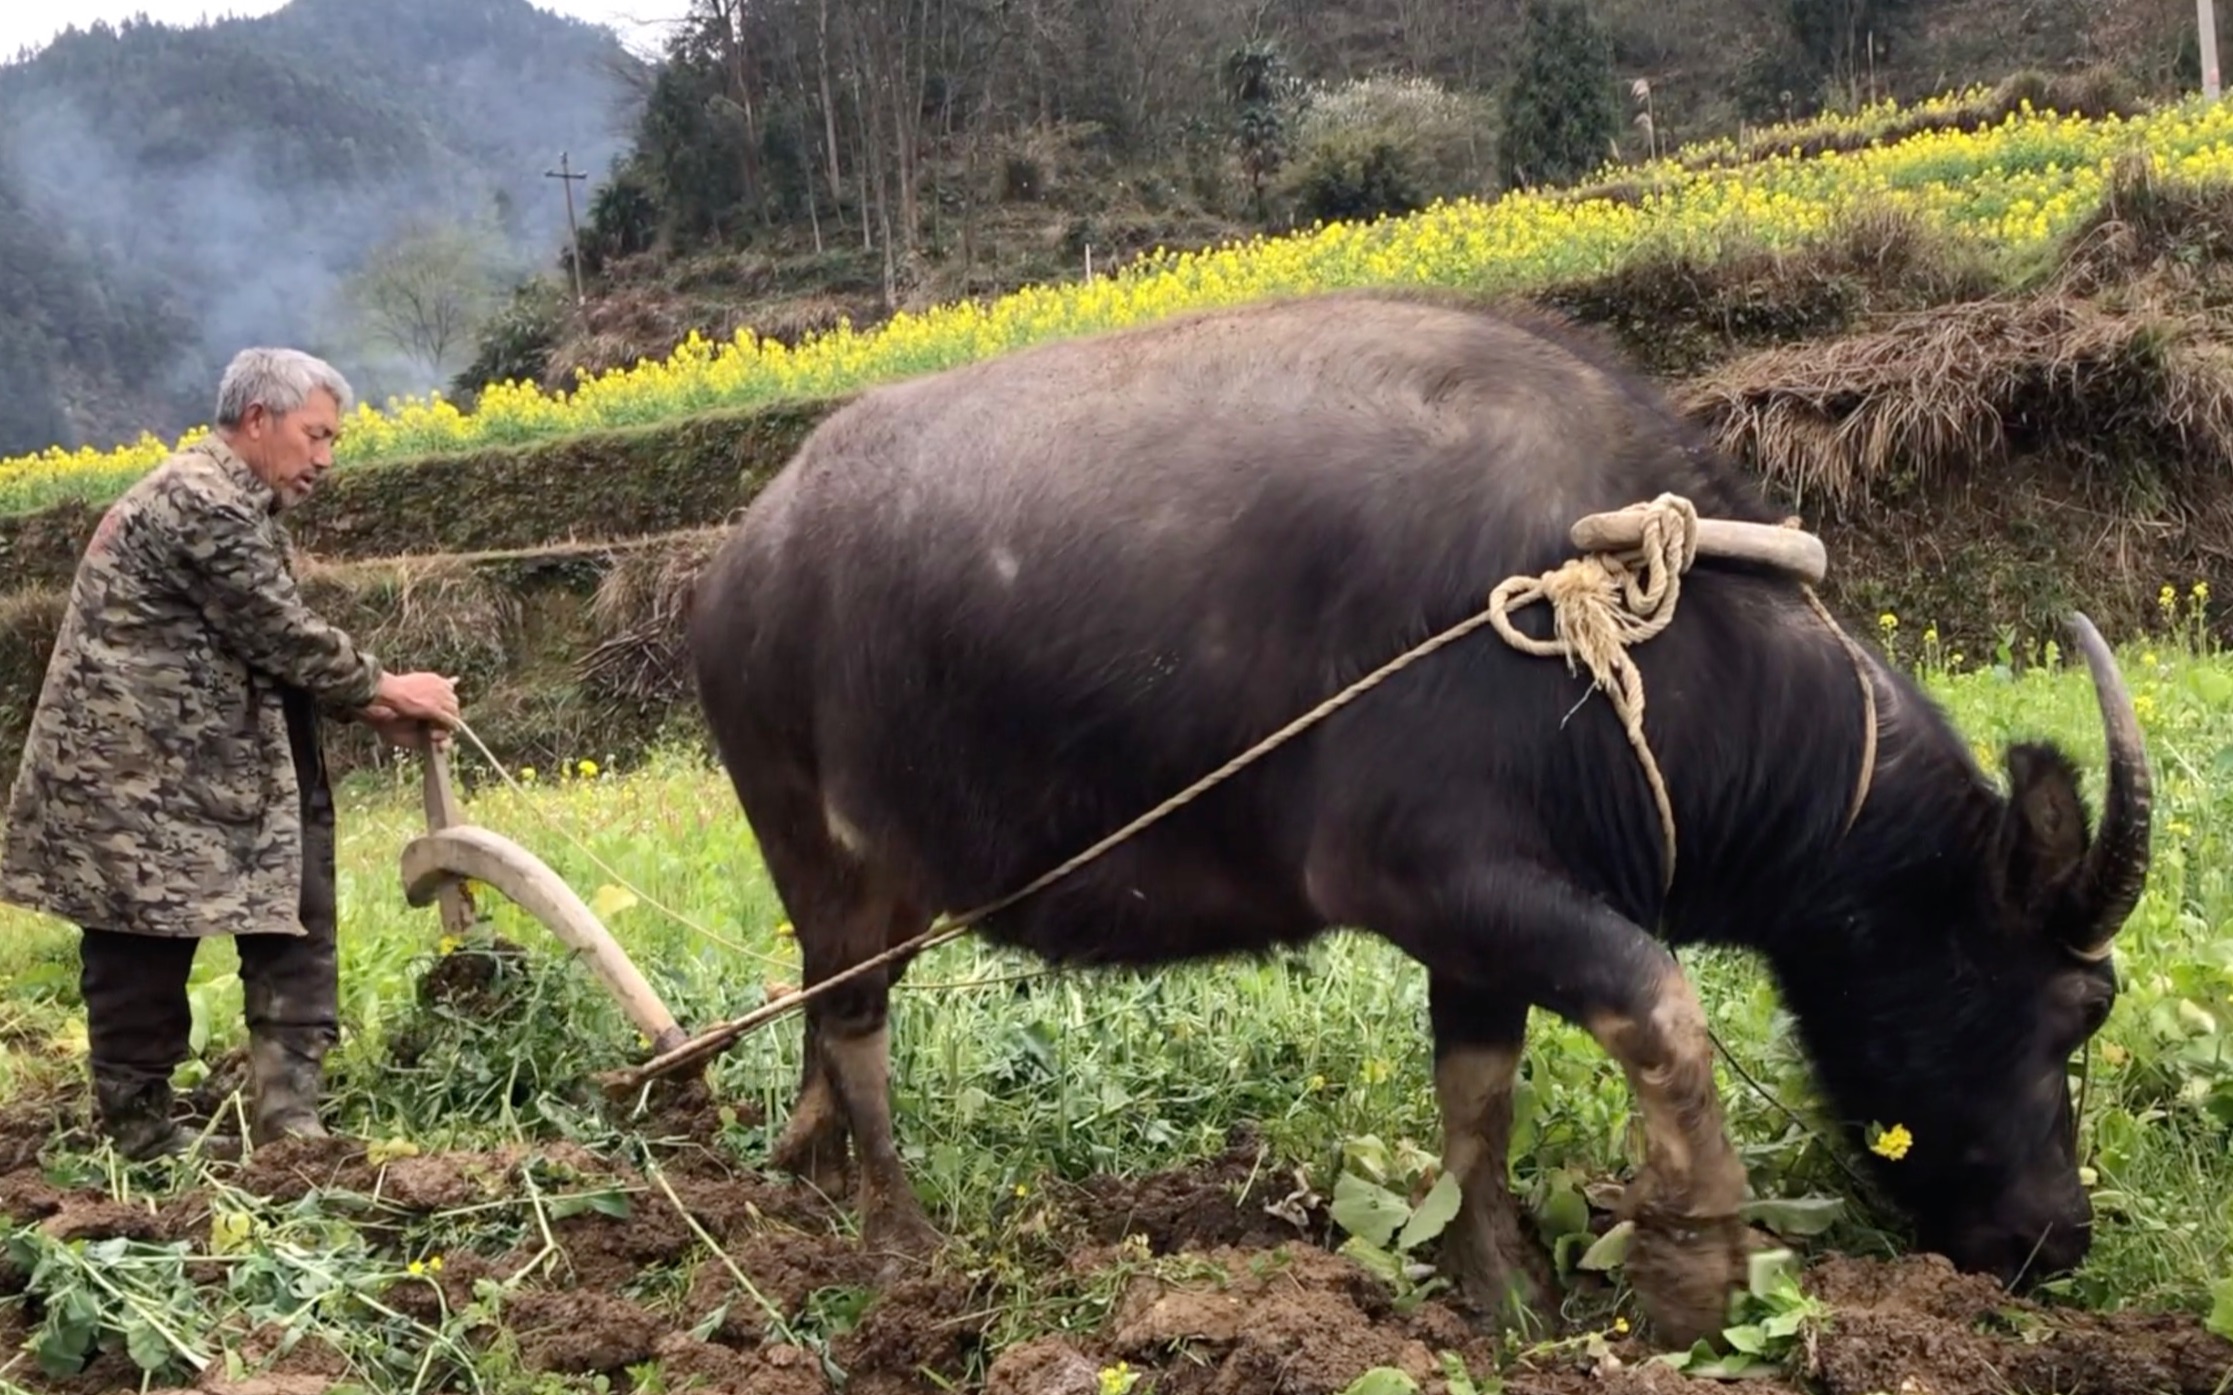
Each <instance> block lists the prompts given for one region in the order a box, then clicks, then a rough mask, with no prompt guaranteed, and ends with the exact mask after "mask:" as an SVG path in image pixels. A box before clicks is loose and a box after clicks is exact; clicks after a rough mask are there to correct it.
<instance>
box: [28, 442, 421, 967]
mask: <svg viewBox="0 0 2233 1395" xmlns="http://www.w3.org/2000/svg"><path fill="white" fill-rule="evenodd" d="M276 502H277V500H276V496H275V495H274V493H273V492H272V490H271V488H270V487H269V486H268V485H266V484H264V483H263V482H262V481H261V480H259V479H257V478H256V476H255V475H254V473H252V472H251V471H250V470H249V468H248V466H247V464H246V462H244V461H243V460H242V459H241V458H240V457H239V456H238V455H237V454H235V453H234V452H233V451H232V450H231V449H230V448H228V447H227V446H225V445H224V444H223V443H222V442H220V441H219V440H217V439H216V438H215V437H214V436H213V437H209V438H207V439H205V440H203V441H201V442H199V443H197V444H196V445H194V446H192V447H190V448H188V449H186V450H183V451H180V452H179V453H178V454H176V455H173V456H172V457H171V458H170V459H168V460H166V461H164V462H163V463H162V464H161V465H160V466H158V467H156V468H155V469H154V470H153V471H151V472H150V473H149V474H148V475H147V476H146V477H145V478H143V479H141V480H140V481H139V482H138V483H137V484H135V485H134V486H133V487H132V488H131V490H130V491H129V492H127V493H126V494H125V495H124V496H123V497H122V498H121V499H119V500H118V501H117V502H116V503H115V504H114V505H113V506H111V507H110V509H109V510H108V512H107V514H106V515H105V516H104V517H103V518H102V519H101V522H100V526H99V527H98V528H97V529H96V530H95V532H94V534H93V540H92V542H91V543H90V544H88V546H87V548H86V551H85V556H84V557H83V558H82V559H81V560H80V561H79V563H78V570H77V577H76V581H75V583H74V584H73V585H72V587H71V590H70V597H69V603H68V608H67V610H66V612H65V613H64V616H63V620H62V630H61V633H60V635H59V636H57V637H56V640H55V644H54V650H53V653H52V655H51V656H50V658H49V659H48V662H47V670H46V680H45V683H44V685H43V686H42V688H41V690H40V693H39V705H38V708H37V710H36V711H35V712H34V713H33V714H32V718H31V729H30V732H29V734H28V737H27V739H26V741H25V744H24V751H23V761H22V764H21V766H20V767H19V769H18V770H17V772H16V778H15V785H14V789H13V791H12V793H11V794H10V796H9V801H8V811H7V825H6V830H5V835H4V842H0V900H5V901H9V902H13V903H15V904H17V905H20V906H25V907H28V908H30V909H32V910H36V911H43V912H46V913H47V914H49V915H54V916H59V917H61V918H62V919H64V920H67V921H71V922H73V923H75V924H77V925H80V926H89V927H94V928H98V929H104V930H118V931H129V932H138V933H142V934H149V935H190V936H198V935H221V934H239V933H255V932H274V933H279V934H298V935H299V934H301V933H302V927H301V925H300V924H299V922H298V920H297V912H298V901H297V898H298V895H299V892H300V887H301V879H302V815H301V809H300V804H299V795H300V791H299V789H298V785H297V778H296V774H295V767H294V761H293V757H292V751H291V748H290V746H289V742H288V735H287V719H286V714H285V709H284V703H283V699H282V696H281V690H282V686H283V685H287V684H292V685H294V686H296V687H299V688H302V689H304V690H306V691H308V692H309V693H310V694H311V695H312V696H313V697H315V698H316V699H317V700H318V703H319V705H320V706H322V707H325V708H327V709H329V710H342V709H353V708H358V707H362V706H364V705H365V704H366V703H368V702H370V701H371V700H372V696H373V692H374V690H375V687H376V686H377V684H378V682H379V679H380V675H381V669H380V666H379V664H378V662H377V661H375V660H374V659H373V658H372V656H370V655H369V654H366V653H365V652H364V651H362V650H361V649H359V648H358V647H357V646H356V645H355V644H354V643H353V642H352V641H351V640H350V638H349V636H347V635H346V634H343V633H342V632H341V631H340V630H338V629H336V628H335V627H334V626H332V625H330V624H328V623H326V622H325V621H323V620H321V619H320V618H318V616H316V615H314V614H313V613H312V612H311V611H310V609H309V608H308V607H307V606H306V605H305V604H304V603H303V601H302V598H301V596H300V594H299V593H298V591H297V590H296V586H295V579H294V573H293V570H292V567H291V565H290V562H289V556H288V539H287V535H286V532H285V530H284V529H282V528H281V526H280V524H279V520H278V517H277V511H276Z"/></svg>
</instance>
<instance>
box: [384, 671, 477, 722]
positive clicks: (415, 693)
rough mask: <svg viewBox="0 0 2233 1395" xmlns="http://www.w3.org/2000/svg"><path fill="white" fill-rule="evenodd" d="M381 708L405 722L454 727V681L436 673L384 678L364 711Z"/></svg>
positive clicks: (385, 676) (457, 718) (456, 714)
mask: <svg viewBox="0 0 2233 1395" xmlns="http://www.w3.org/2000/svg"><path fill="white" fill-rule="evenodd" d="M383 708H384V709H386V710H387V711H389V712H391V713H393V714H394V715H395V716H397V717H400V718H403V719H405V720H407V721H414V722H431V723H433V724H434V725H435V726H437V727H442V728H445V729H447V728H450V727H455V726H456V725H457V724H458V721H459V717H458V706H457V680H455V679H453V678H446V677H444V676H443V675H441V674H439V673H390V674H384V675H382V676H381V679H380V688H379V691H377V692H375V693H374V694H373V695H372V702H371V704H370V705H369V706H367V707H366V709H365V711H366V712H368V713H370V712H372V711H375V710H377V709H383Z"/></svg>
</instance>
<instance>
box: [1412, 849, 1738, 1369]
mask: <svg viewBox="0 0 2233 1395" xmlns="http://www.w3.org/2000/svg"><path fill="white" fill-rule="evenodd" d="M1393 890H1394V892H1395V895H1394V896H1393V897H1392V898H1391V899H1389V900H1388V901H1386V902H1385V903H1383V907H1382V908H1383V909H1384V910H1385V911H1387V912H1389V913H1388V914H1384V915H1382V916H1380V917H1379V918H1378V920H1377V923H1378V924H1380V925H1382V926H1385V927H1387V931H1386V933H1388V934H1389V937H1390V938H1391V939H1393V940H1395V941H1396V943H1398V944H1399V945H1401V946H1402V947H1403V948H1404V949H1405V950H1407V951H1408V952H1409V953H1410V954H1412V955H1413V957H1415V958H1417V959H1419V960H1420V961H1421V962H1423V963H1425V964H1426V965H1427V967H1428V969H1429V971H1430V973H1432V974H1433V975H1434V976H1435V977H1436V979H1437V980H1442V979H1451V980H1456V981H1457V982H1458V983H1462V984H1464V985H1466V991H1467V998H1468V999H1469V1000H1470V1001H1471V1002H1473V1003H1474V1004H1476V1005H1478V1004H1480V1003H1481V1002H1482V1001H1483V999H1484V998H1485V997H1487V996H1489V995H1494V996H1495V997H1496V998H1498V999H1501V1000H1503V1001H1504V1002H1507V1003H1509V1002H1514V1001H1518V1002H1531V1003H1534V1004H1536V1005H1538V1006H1541V1007H1544V1008H1547V1009H1549V1010H1550V1011H1552V1012H1555V1013H1557V1014H1558V1015H1559V1016H1561V1017H1563V1018H1565V1019H1566V1020H1568V1021H1570V1022H1573V1023H1575V1024H1576V1025H1578V1026H1581V1027H1583V1028H1585V1029H1587V1030H1588V1031H1589V1032H1590V1033H1591V1034H1592V1035H1593V1036H1595V1037H1596V1039H1597V1040H1598V1041H1599V1042H1600V1043H1601V1044H1602V1045H1603V1046H1604V1048H1605V1050H1606V1051H1607V1052H1608V1053H1610V1054H1611V1055H1612V1057H1613V1058H1614V1059H1615V1060H1617V1061H1618V1062H1620V1064H1621V1068H1622V1070H1623V1071H1624V1072H1625V1073H1626V1074H1627V1077H1628V1082H1629V1086H1630V1088H1631V1089H1632V1090H1633V1092H1634V1094H1635V1098H1636V1103H1637V1108H1638V1111H1639V1113H1640V1114H1641V1115H1642V1116H1643V1122H1644V1134H1645V1138H1646V1140H1647V1156H1646V1160H1645V1162H1644V1166H1643V1169H1642V1171H1641V1174H1640V1175H1639V1176H1638V1177H1637V1179H1636V1181H1635V1182H1634V1184H1633V1185H1632V1186H1631V1187H1630V1189H1629V1194H1628V1206H1627V1209H1628V1211H1629V1213H1630V1217H1631V1218H1632V1219H1633V1220H1634V1221H1635V1222H1636V1238H1635V1240H1634V1242H1633V1243H1632V1245H1631V1248H1630V1255H1631V1258H1630V1260H1629V1266H1628V1267H1629V1276H1630V1278H1631V1280H1632V1281H1633V1282H1634V1284H1635V1287H1636V1291H1637V1294H1638V1296H1639V1298H1641V1299H1642V1301H1643V1306H1644V1310H1645V1312H1646V1314H1647V1315H1648V1316H1649V1317H1650V1318H1651V1319H1652V1322H1653V1324H1654V1326H1655V1327H1657V1328H1658V1330H1659V1333H1660V1336H1661V1338H1662V1339H1663V1340H1664V1341H1666V1342H1668V1343H1669V1344H1671V1345H1674V1346H1678V1347H1682V1346H1688V1345H1690V1344H1691V1343H1692V1342H1694V1341H1696V1340H1697V1339H1698V1338H1700V1337H1704V1336H1709V1335H1711V1334H1713V1333H1715V1332H1718V1331H1720V1330H1721V1328H1722V1326H1723V1325H1724V1323H1725V1322H1726V1314H1727V1311H1728V1303H1729V1298H1730V1295H1731V1293H1732V1291H1733V1290H1734V1289H1735V1287H1736V1286H1737V1284H1738V1283H1739V1282H1740V1281H1741V1280H1742V1277H1743V1274H1744V1267H1745V1266H1744V1260H1745V1228H1744V1224H1743V1221H1742V1218H1741V1217H1740V1215H1739V1212H1738V1208H1739V1207H1740V1205H1741V1204H1742V1203H1743V1201H1744V1189H1745V1174H1744V1167H1743V1165H1742V1164H1741V1163H1740V1162H1739V1161H1738V1158H1737V1155H1736V1151H1735V1150H1734V1149H1733V1148H1731V1147H1730V1145H1729V1140H1728V1138H1727V1137H1726V1136H1725V1135H1724V1133H1723V1132H1722V1121H1721V1104H1720V1101H1719V1099H1718V1098H1717V1097H1716V1095H1715V1093H1714V1082H1713V1060H1712V1056H1711V1054H1710V1043H1709V1041H1708V1039H1707V1036H1706V1030H1705V1017H1704V1014H1703V1013H1702V1012H1701V1011H1700V1010H1699V1007H1698V1000H1697V997H1696V995H1695V994H1693V993H1692V992H1691V989H1690V985H1689V983H1688V982H1687V981H1686V980H1685V979H1684V977H1683V974H1682V970H1681V967H1680V966H1679V965H1678V964H1676V962H1675V960H1674V957H1673V956H1672V955H1670V954H1669V953H1668V952H1667V950H1666V948H1665V947H1664V946H1662V945H1660V944H1659V943H1657V942H1656V941H1654V940H1653V939H1652V938H1651V937H1650V936H1648V935H1646V934H1645V933H1644V932H1643V931H1642V930H1641V929H1639V928H1637V926H1636V925H1634V924H1633V923H1631V922H1630V921H1627V920H1625V919H1623V918H1622V917H1620V916H1619V915H1617V914H1615V913H1614V912H1613V911H1611V910H1609V909H1608V908H1607V907H1606V906H1605V905H1604V904H1603V903H1602V902H1600V901H1598V900H1596V899H1595V898H1592V897H1588V896H1584V895H1582V894H1581V893H1579V892H1577V891H1575V890H1573V889H1572V888H1570V887H1568V886H1566V885H1564V884H1563V883H1561V882H1558V881H1554V880H1551V879H1549V878H1547V877H1545V876H1544V875H1543V873H1542V871H1541V870H1540V869H1539V868H1534V867H1523V866H1512V865H1509V864H1504V865H1498V864H1494V863H1492V864H1490V865H1487V866H1476V867H1474V868H1472V869H1471V870H1468V871H1464V872H1460V873H1457V874H1454V875H1452V876H1450V877H1449V878H1447V879H1446V880H1444V881H1442V882H1439V883H1432V882H1430V883H1427V884H1425V885H1422V884H1421V882H1419V881H1416V880H1414V881H1410V883H1409V884H1408V885H1404V886H1397V887H1395V888H1393ZM1367 923H1373V922H1367ZM1509 1012H1510V1009H1509V1008H1508V1007H1501V1008H1496V1009H1493V1010H1492V1012H1491V1017H1490V1019H1489V1020H1490V1021H1492V1022H1497V1021H1500V1020H1501V1021H1503V1022H1509V1020H1510V1019H1509V1017H1508V1016H1506V1017H1502V1018H1500V1017H1499V1016H1498V1014H1508V1013H1509ZM1448 1015H1449V1016H1450V1017H1452V1018H1455V1017H1456V1016H1457V1015H1458V1011H1457V1009H1456V1006H1455V1003H1453V1004H1452V1006H1451V1008H1450V1009H1449V1011H1448ZM1442 1021H1443V1016H1442V1015H1441V1014H1438V1016H1437V1023H1436V1025H1437V1030H1438V1035H1439V1032H1440V1030H1441V1024H1442ZM1510 1030H1511V1029H1510V1028H1509V1027H1508V1026H1496V1027H1493V1028H1492V1031H1494V1032H1509V1031H1510ZM1437 1048H1438V1056H1439V1057H1441V1058H1442V1060H1444V1061H1447V1062H1448V1064H1447V1065H1442V1064H1439V1063H1438V1069H1437V1077H1438V1087H1440V1088H1444V1089H1447V1090H1448V1091H1449V1092H1450V1094H1449V1095H1446V1096H1445V1098H1446V1100H1448V1099H1449V1098H1451V1097H1453V1096H1455V1097H1458V1098H1460V1099H1461V1100H1462V1099H1463V1097H1465V1096H1467V1095H1468V1094H1472V1095H1483V1094H1484V1092H1483V1090H1482V1087H1481V1082H1483V1081H1486V1080H1489V1079H1491V1078H1492V1076H1493V1075H1494V1073H1495V1072H1496V1071H1503V1070H1508V1068H1507V1067H1504V1066H1502V1065H1501V1063H1499V1062H1498V1061H1496V1060H1495V1058H1493V1057H1488V1056H1483V1055H1480V1054H1477V1053H1479V1052H1480V1051H1481V1049H1482V1045H1481V1043H1480V1042H1478V1041H1476V1042H1472V1043H1468V1044H1467V1046H1466V1047H1465V1048H1464V1049H1463V1050H1462V1051H1460V1052H1458V1053H1455V1054H1453V1053H1448V1052H1443V1051H1442V1050H1441V1046H1440V1042H1439V1041H1438V1043H1437ZM1487 1097H1490V1098H1493V1091H1492V1092H1487ZM1449 1108H1450V1106H1449V1104H1448V1103H1446V1104H1445V1110H1446V1111H1447V1110H1448V1109H1449ZM1502 1108H1503V1110H1504V1111H1505V1112H1503V1113H1502V1114H1501V1116H1499V1115H1495V1114H1491V1113H1490V1112H1489V1111H1488V1110H1487V1109H1485V1108H1484V1109H1483V1110H1482V1111H1481V1113H1480V1115H1479V1116H1477V1117H1482V1118H1486V1119H1488V1120H1489V1121H1490V1122H1491V1123H1492V1124H1493V1123H1494V1122H1496V1120H1497V1118H1498V1117H1501V1118H1502V1119H1503V1120H1505V1121H1506V1127H1509V1122H1508V1121H1509V1113H1508V1110H1509V1104H1508V1103H1507V1104H1505V1105H1504V1106H1503V1107H1502ZM1471 1109H1472V1105H1471V1104H1470V1103H1466V1104H1464V1105H1463V1106H1462V1108H1461V1115H1462V1114H1463V1113H1464V1112H1467V1111H1470V1110H1471ZM1481 1146H1482V1145H1481V1144H1480V1143H1479V1142H1477V1143H1476V1144H1475V1145H1473V1147H1474V1150H1475V1151H1479V1150H1480V1149H1481ZM1471 1156H1472V1154H1471V1153H1469V1154H1467V1157H1468V1158H1470V1157H1471ZM1461 1180H1470V1179H1469V1178H1468V1179H1461ZM1476 1185H1477V1186H1478V1187H1479V1190H1478V1191H1469V1193H1468V1200H1469V1201H1470V1200H1471V1199H1472V1198H1473V1197H1474V1196H1475V1195H1479V1196H1482V1197H1484V1198H1486V1199H1485V1200H1484V1202H1483V1204H1482V1206H1481V1208H1480V1214H1481V1218H1482V1220H1483V1221H1484V1222H1487V1223H1489V1224H1491V1225H1493V1224H1494V1221H1493V1217H1494V1216H1495V1214H1496V1207H1497V1203H1496V1200H1495V1198H1494V1195H1493V1193H1492V1192H1490V1191H1489V1190H1488V1189H1487V1187H1486V1184H1485V1183H1481V1184H1476ZM1470 1224H1471V1223H1470V1222H1469V1225H1470ZM1494 1238H1495V1237H1494V1235H1493V1233H1492V1235H1491V1236H1490V1237H1489V1239H1490V1240H1491V1241H1492V1242H1493V1240H1494ZM1481 1243H1482V1240H1481V1239H1480V1238H1478V1237H1476V1238H1470V1239H1461V1240H1460V1242H1459V1244H1460V1249H1459V1253H1460V1255H1461V1256H1464V1255H1465V1254H1466V1249H1465V1247H1466V1246H1467V1245H1472V1246H1475V1247H1476V1253H1477V1252H1478V1247H1479V1246H1480V1245H1481ZM1488 1274H1489V1276H1490V1277H1491V1278H1497V1277H1501V1276H1498V1275H1496V1273H1495V1271H1494V1270H1493V1269H1490V1270H1489V1271H1488Z"/></svg>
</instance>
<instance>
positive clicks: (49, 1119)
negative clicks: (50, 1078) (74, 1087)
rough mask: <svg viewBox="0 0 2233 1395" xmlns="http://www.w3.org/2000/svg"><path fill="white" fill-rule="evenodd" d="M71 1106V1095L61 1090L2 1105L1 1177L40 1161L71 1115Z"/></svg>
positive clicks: (0, 1133) (0, 1110)
mask: <svg viewBox="0 0 2233 1395" xmlns="http://www.w3.org/2000/svg"><path fill="white" fill-rule="evenodd" d="M69 1107H70V1100H69V1098H68V1096H66V1095H63V1094H59V1093H58V1094H54V1095H45V1096H33V1097H27V1098H24V1099H19V1100H12V1101H10V1102H9V1103H8V1104H6V1105H5V1106H0V1177H5V1176H7V1175H8V1174H9V1173H12V1172H16V1171H18V1170H20V1169H23V1168H28V1167H33V1166H35V1165H37V1163H38V1161H39V1153H40V1151H41V1150H43V1149H44V1148H45V1147H46V1145H47V1140H48V1139H50V1138H52V1137H53V1136H54V1132H55V1130H56V1129H58V1128H59V1127H61V1124H62V1121H63V1120H64V1119H66V1118H68V1117H69Z"/></svg>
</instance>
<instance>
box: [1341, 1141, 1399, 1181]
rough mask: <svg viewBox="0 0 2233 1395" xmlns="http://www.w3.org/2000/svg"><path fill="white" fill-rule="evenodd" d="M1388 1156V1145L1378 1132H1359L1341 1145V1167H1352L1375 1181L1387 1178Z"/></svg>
mask: <svg viewBox="0 0 2233 1395" xmlns="http://www.w3.org/2000/svg"><path fill="white" fill-rule="evenodd" d="M1388 1156H1389V1155H1388V1145H1387V1144H1386V1143H1383V1142H1382V1141H1381V1140H1380V1136H1379V1135H1378V1134H1370V1133H1361V1134H1358V1135H1357V1136H1356V1137H1355V1138H1351V1139H1347V1140H1345V1141H1344V1142H1343V1143H1342V1145H1341V1164H1342V1167H1343V1168H1344V1169H1345V1170H1347V1169H1351V1168H1354V1169H1356V1170H1357V1171H1358V1172H1360V1173H1362V1174H1363V1175H1364V1176H1365V1177H1367V1178H1369V1179H1371V1180H1372V1181H1375V1182H1384V1181H1386V1180H1387V1179H1388V1166H1389V1162H1388Z"/></svg>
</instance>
